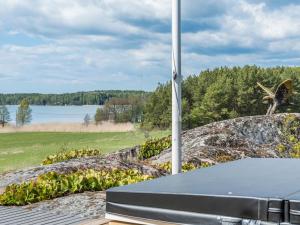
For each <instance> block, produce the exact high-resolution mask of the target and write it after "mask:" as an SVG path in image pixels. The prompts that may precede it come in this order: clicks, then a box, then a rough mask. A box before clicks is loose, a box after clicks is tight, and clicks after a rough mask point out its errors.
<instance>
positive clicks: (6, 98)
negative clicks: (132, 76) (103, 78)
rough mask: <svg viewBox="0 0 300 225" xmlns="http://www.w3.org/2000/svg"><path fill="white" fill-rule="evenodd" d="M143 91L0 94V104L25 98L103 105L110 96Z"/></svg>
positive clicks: (43, 102) (33, 101)
mask: <svg viewBox="0 0 300 225" xmlns="http://www.w3.org/2000/svg"><path fill="white" fill-rule="evenodd" d="M147 95H148V93H147V92H144V91H131V90H128V91H122V90H107V91H88V92H76V93H64V94H38V93H29V94H27V93H24V94H22V93H20V94H0V105H19V104H20V102H21V101H22V100H23V99H24V98H26V99H27V100H28V101H29V104H31V105H104V103H105V102H106V101H107V100H108V99H110V98H114V97H115V98H128V97H139V96H147Z"/></svg>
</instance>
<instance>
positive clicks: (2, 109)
mask: <svg viewBox="0 0 300 225" xmlns="http://www.w3.org/2000/svg"><path fill="white" fill-rule="evenodd" d="M9 121H10V114H9V111H8V109H7V107H6V106H5V105H0V124H1V125H2V127H4V126H5V124H7V123H8V122H9Z"/></svg>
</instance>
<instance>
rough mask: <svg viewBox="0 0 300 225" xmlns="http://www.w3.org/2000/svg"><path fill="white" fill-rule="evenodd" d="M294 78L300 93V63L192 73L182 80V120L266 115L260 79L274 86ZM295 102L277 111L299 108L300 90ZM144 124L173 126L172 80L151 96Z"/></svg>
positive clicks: (190, 124)
mask: <svg viewBox="0 0 300 225" xmlns="http://www.w3.org/2000/svg"><path fill="white" fill-rule="evenodd" d="M286 79H291V80H292V81H293V86H294V91H296V92H297V93H300V67H275V68H260V67H257V66H244V67H233V68H228V67H221V68H216V69H214V70H205V71H203V72H201V73H200V74H199V75H198V76H196V75H192V76H188V77H187V78H186V79H184V80H183V84H182V122H183V124H182V125H183V128H184V129H189V128H194V127H197V126H200V125H204V124H207V123H210V122H214V121H219V120H225V119H231V118H236V117H241V116H251V115H264V114H265V113H266V111H267V107H268V105H266V104H264V103H263V101H262V98H263V96H264V93H263V91H262V90H261V89H260V88H259V87H258V86H257V82H260V83H261V84H263V85H265V86H267V87H272V86H274V85H277V84H278V83H280V82H282V81H284V80H286ZM291 103H293V104H291V105H288V106H282V107H279V108H278V110H277V112H299V108H300V94H298V95H294V96H293V99H291ZM142 126H143V127H152V128H153V127H157V128H167V127H170V126H171V83H170V82H167V83H166V84H159V85H158V87H157V89H156V90H155V91H154V92H153V93H152V94H151V95H150V96H149V97H148V98H147V101H146V103H145V107H144V110H143V119H142Z"/></svg>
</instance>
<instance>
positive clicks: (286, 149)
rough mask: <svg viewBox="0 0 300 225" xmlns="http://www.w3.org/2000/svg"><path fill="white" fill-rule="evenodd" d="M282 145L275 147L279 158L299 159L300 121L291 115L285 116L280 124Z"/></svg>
mask: <svg viewBox="0 0 300 225" xmlns="http://www.w3.org/2000/svg"><path fill="white" fill-rule="evenodd" d="M281 132H282V143H280V144H278V145H277V148H276V149H277V151H278V153H279V155H280V156H281V157H288V158H290V157H291V158H300V120H299V119H298V118H297V117H296V116H295V115H293V114H289V115H287V116H286V117H285V118H284V120H283V124H282V128H281Z"/></svg>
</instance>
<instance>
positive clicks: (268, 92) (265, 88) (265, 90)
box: [257, 82, 275, 98]
mask: <svg viewBox="0 0 300 225" xmlns="http://www.w3.org/2000/svg"><path fill="white" fill-rule="evenodd" d="M257 85H258V86H259V87H260V88H261V89H262V90H263V91H264V92H266V93H267V94H268V96H269V97H270V98H273V97H274V96H275V94H274V93H273V91H272V90H271V89H270V88H267V87H265V86H263V85H262V84H260V83H258V82H257Z"/></svg>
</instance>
